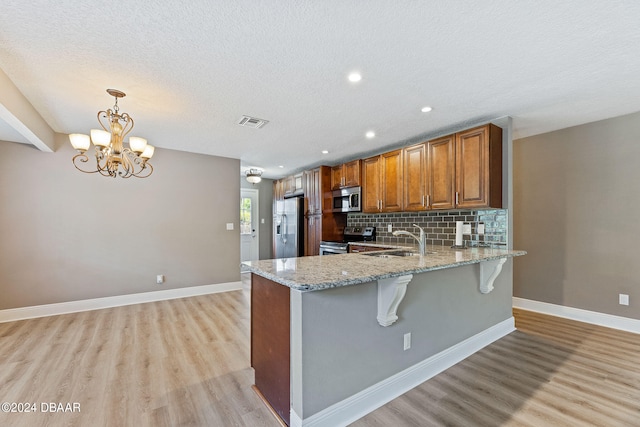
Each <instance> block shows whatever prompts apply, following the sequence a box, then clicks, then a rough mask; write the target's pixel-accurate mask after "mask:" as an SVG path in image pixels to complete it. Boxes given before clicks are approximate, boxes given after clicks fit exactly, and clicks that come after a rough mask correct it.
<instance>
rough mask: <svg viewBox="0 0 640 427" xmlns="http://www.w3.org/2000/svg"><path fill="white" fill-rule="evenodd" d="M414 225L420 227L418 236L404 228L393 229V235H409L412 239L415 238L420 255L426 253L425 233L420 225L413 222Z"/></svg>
mask: <svg viewBox="0 0 640 427" xmlns="http://www.w3.org/2000/svg"><path fill="white" fill-rule="evenodd" d="M413 226H414V227H418V228H419V229H420V237H417V236H416V235H415V234H413V233H409V232H408V231H405V230H398V231H394V232H393V235H394V236H401V235H403V236H411V237H413V238H414V239H416V240H417V241H418V247H419V248H420V255H426V250H427V249H426V248H427V235H426V234H425V232H424V230H423V228H422V227H420V226H419V225H416V224H413Z"/></svg>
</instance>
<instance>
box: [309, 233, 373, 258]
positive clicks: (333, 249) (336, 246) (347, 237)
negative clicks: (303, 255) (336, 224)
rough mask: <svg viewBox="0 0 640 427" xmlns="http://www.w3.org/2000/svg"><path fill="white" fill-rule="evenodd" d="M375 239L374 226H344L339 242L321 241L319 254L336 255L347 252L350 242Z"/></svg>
mask: <svg viewBox="0 0 640 427" xmlns="http://www.w3.org/2000/svg"><path fill="white" fill-rule="evenodd" d="M374 240H376V228H375V227H345V229H344V234H343V239H342V241H341V242H331V241H325V240H323V241H321V242H320V255H337V254H346V253H348V252H349V243H350V242H369V241H374Z"/></svg>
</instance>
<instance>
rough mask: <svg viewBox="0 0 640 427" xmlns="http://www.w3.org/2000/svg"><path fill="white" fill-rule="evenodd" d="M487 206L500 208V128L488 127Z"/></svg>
mask: <svg viewBox="0 0 640 427" xmlns="http://www.w3.org/2000/svg"><path fill="white" fill-rule="evenodd" d="M489 135H490V136H489V141H490V142H489V175H490V177H489V188H490V192H489V206H491V207H492V208H502V129H501V128H499V127H498V126H496V125H491V126H490V128H489Z"/></svg>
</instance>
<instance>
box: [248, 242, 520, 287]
mask: <svg viewBox="0 0 640 427" xmlns="http://www.w3.org/2000/svg"><path fill="white" fill-rule="evenodd" d="M526 254H527V252H526V251H522V250H512V251H509V252H508V253H504V254H496V255H492V256H486V257H483V258H480V259H473V260H463V261H454V262H451V263H447V264H441V265H436V266H430V267H417V268H409V269H406V270H402V271H393V272H389V273H383V274H374V275H364V276H357V277H353V278H349V279H346V278H345V279H342V280H339V281H329V282H319V283H314V284H308V285H305V284H300V283H298V282H295V281H292V280H287V279H286V278H283V277H280V276H278V275H275V274H272V273H269V272H267V271H264V270H262V269H260V268H256V267H252V266H250V265H247V264H244V263H242V264H241V265H240V267H241V270H242V271H245V272H251V273H254V274H257V275H259V276H262V277H264V278H266V279H269V280H271V281H273V282H276V283H279V284H281V285H283V286H287V287H289V288H291V289H295V290H298V291H303V292H314V291H321V290H324V289H330V288H338V287H342V286H351V285H358V284H361V283H368V282H373V281H376V280H380V279H387V278H390V277H398V276H404V275H408V274H419V273H428V272H430V271H437V270H444V269H448V268H455V267H461V266H464V265H473V264H479V263H481V262H485V261H494V260H498V259H501V258H515V257H518V256H523V255H526ZM356 256H367V255H362V254H356Z"/></svg>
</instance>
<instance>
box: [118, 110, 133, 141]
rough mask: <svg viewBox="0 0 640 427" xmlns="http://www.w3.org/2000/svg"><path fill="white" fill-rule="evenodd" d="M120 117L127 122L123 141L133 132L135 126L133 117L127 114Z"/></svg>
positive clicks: (123, 132)
mask: <svg viewBox="0 0 640 427" xmlns="http://www.w3.org/2000/svg"><path fill="white" fill-rule="evenodd" d="M120 117H121V118H122V120H124V122H125V125H124V126H123V127H122V139H123V140H124V137H125V136H127V135H128V134H129V132H131V130H132V129H133V126H134V123H133V117H131V116H130V115H129V114H127V113H122V114H121V115H120Z"/></svg>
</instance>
